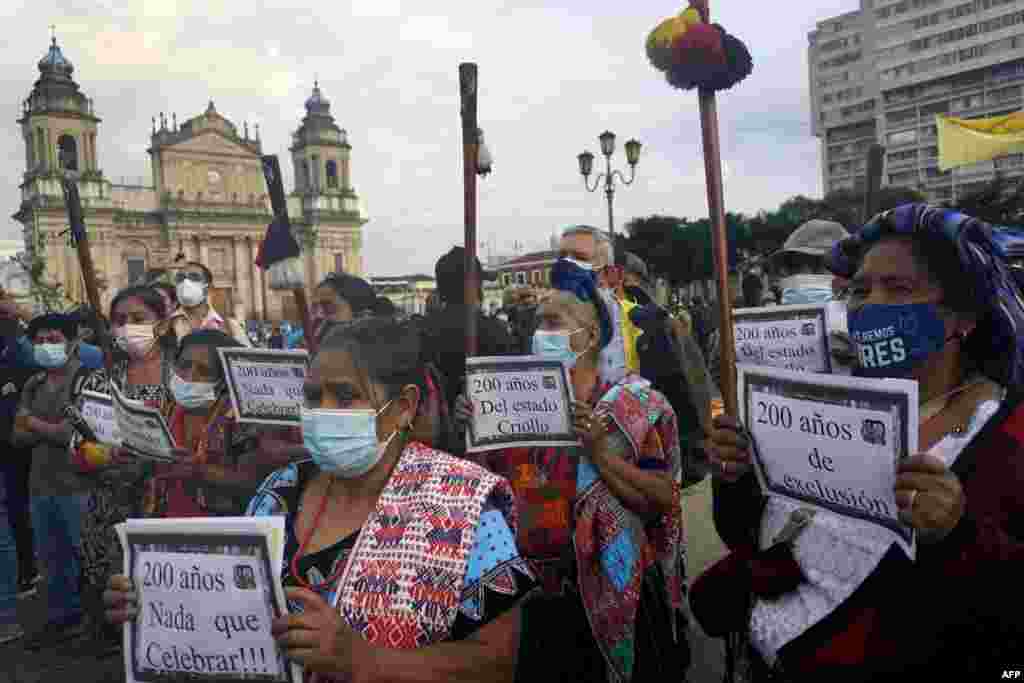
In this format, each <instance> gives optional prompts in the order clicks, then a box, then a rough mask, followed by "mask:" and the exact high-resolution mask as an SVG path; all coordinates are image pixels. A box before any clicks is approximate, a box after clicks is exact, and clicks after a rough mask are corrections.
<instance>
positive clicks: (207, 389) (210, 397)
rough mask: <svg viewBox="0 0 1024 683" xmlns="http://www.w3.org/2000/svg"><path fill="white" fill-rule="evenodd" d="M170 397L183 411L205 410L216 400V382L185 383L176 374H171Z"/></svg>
mask: <svg viewBox="0 0 1024 683" xmlns="http://www.w3.org/2000/svg"><path fill="white" fill-rule="evenodd" d="M171 395H173V396H174V402H175V403H177V404H178V405H179V406H181V407H182V408H184V409H185V410H198V409H200V408H206V407H207V406H209V405H211V404H212V403H213V402H214V401H216V400H217V383H216V382H186V381H185V380H183V379H182V378H181V377H179V376H178V373H176V372H173V373H171Z"/></svg>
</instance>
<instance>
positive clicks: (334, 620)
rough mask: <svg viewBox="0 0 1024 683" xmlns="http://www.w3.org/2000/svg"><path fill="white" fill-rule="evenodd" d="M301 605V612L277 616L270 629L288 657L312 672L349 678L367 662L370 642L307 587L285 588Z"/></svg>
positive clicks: (288, 594) (286, 592)
mask: <svg viewBox="0 0 1024 683" xmlns="http://www.w3.org/2000/svg"><path fill="white" fill-rule="evenodd" d="M285 594H286V595H287V596H288V599H289V600H293V601H295V602H298V603H299V604H301V605H302V614H288V615H285V616H283V617H281V618H279V619H275V620H274V623H273V625H272V627H271V632H272V633H273V635H274V637H275V638H276V639H277V644H278V646H279V647H280V648H281V649H282V650H284V652H285V654H286V655H287V656H288V658H289V659H290V660H292V661H294V662H298V663H300V664H302V665H303V666H305V667H306V668H307V669H309V670H310V671H313V672H316V673H322V674H329V675H333V676H338V677H340V678H347V676H348V675H349V674H350V673H351V672H353V671H358V670H360V669H359V667H360V666H364V665H365V664H363V663H364V662H365V661H366V657H365V653H366V650H367V649H368V648H369V645H368V644H367V643H366V641H365V640H363V639H362V638H361V637H360V636H359V635H358V634H357V633H356V632H355V631H353V630H352V629H351V628H349V626H348V624H346V623H345V622H344V621H343V620H342V618H341V613H340V612H338V610H337V609H335V608H332V607H331V606H330V605H328V604H327V603H326V602H324V600H323V599H322V598H321V597H320V596H319V595H317V594H316V593H314V592H312V591H310V590H306V589H305V588H289V589H287V591H285Z"/></svg>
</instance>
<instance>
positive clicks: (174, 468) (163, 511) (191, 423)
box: [142, 330, 297, 517]
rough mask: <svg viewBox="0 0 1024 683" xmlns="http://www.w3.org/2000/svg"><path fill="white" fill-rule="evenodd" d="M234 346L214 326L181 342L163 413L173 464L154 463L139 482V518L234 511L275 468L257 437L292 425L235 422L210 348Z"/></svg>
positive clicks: (220, 365)
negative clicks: (151, 472)
mask: <svg viewBox="0 0 1024 683" xmlns="http://www.w3.org/2000/svg"><path fill="white" fill-rule="evenodd" d="M240 346H242V344H240V343H239V342H238V341H237V340H236V339H234V338H233V337H230V336H228V335H227V334H225V333H224V332H221V331H219V330H201V331H199V332H193V333H191V334H189V335H188V336H186V337H185V338H184V339H182V340H181V346H180V347H179V348H178V353H177V357H176V358H175V360H174V368H173V371H172V372H171V378H170V380H169V390H170V393H171V395H172V396H173V398H174V402H173V404H172V405H171V406H170V407H169V409H168V410H167V411H166V417H167V423H168V426H169V427H170V429H171V433H172V434H173V435H174V440H175V442H176V443H177V444H178V446H179V448H178V449H177V450H176V452H175V453H174V455H175V457H176V458H177V460H178V462H176V463H174V464H157V465H155V472H154V476H153V477H152V478H150V479H149V480H148V481H147V482H146V495H145V498H144V501H143V509H142V512H143V514H144V515H145V516H146V517H208V516H232V515H239V514H241V513H242V512H243V511H244V509H245V505H246V504H247V502H248V500H249V498H251V497H252V494H253V493H254V492H255V491H256V487H257V486H258V485H259V483H260V482H261V481H262V480H263V478H264V477H266V476H267V474H269V473H270V472H272V471H273V470H274V469H275V468H276V467H278V466H280V463H274V462H272V461H270V462H268V459H267V458H264V457H261V456H260V453H259V450H258V449H259V442H260V437H261V436H265V433H267V432H270V433H280V432H281V430H282V429H284V430H286V431H290V432H295V431H297V430H294V429H289V428H280V427H269V426H268V427H261V426H258V425H242V424H239V423H238V422H237V421H236V420H235V416H234V411H233V410H232V408H231V400H230V397H229V395H228V388H227V383H226V381H225V378H224V365H223V363H222V361H221V357H220V354H218V353H217V349H221V348H237V347H240ZM295 436H297V434H296V435H295Z"/></svg>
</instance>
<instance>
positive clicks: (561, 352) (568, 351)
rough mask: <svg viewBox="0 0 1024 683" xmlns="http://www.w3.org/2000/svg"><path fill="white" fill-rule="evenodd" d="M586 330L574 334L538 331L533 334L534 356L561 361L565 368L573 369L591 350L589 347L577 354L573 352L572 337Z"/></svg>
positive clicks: (574, 331) (579, 330) (576, 331)
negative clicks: (581, 357)
mask: <svg viewBox="0 0 1024 683" xmlns="http://www.w3.org/2000/svg"><path fill="white" fill-rule="evenodd" d="M583 331H584V328H582V327H581V328H579V329H578V330H573V331H572V332H545V331H544V330H537V331H536V332H534V333H533V355H535V356H544V357H545V358H550V359H551V360H560V361H562V362H563V363H565V367H567V368H571V367H574V366H575V365H576V361H577V360H579V358H580V356H582V355H583V354H584V353H586V352H587V351H588V350H589V347H588V348H586V349H584V350H583V351H580V352H579V353H576V352H575V351H573V350H572V343H571V340H572V335H574V334H576V333H578V332H583Z"/></svg>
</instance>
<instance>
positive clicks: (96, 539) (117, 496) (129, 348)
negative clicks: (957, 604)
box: [71, 287, 176, 645]
mask: <svg viewBox="0 0 1024 683" xmlns="http://www.w3.org/2000/svg"><path fill="white" fill-rule="evenodd" d="M166 313H167V311H166V308H165V307H164V301H163V299H162V297H161V296H160V294H159V293H158V292H157V291H156V290H154V289H152V288H150V287H128V288H127V289H123V290H121V291H120V292H118V293H117V295H116V296H114V300H113V301H111V303H110V322H111V333H112V336H113V337H114V340H115V344H116V352H115V360H114V363H113V364H112V365H111V367H110V370H109V371H108V370H106V369H101V370H96V371H93V372H92V373H91V374H90V375H89V376H88V377H86V379H85V381H84V382H83V383H82V386H81V392H85V391H88V392H95V393H97V394H103V395H104V396H108V397H109V396H110V393H111V389H110V384H111V381H113V382H114V383H116V384H117V386H118V388H119V389H120V390H121V392H122V393H123V394H124V395H125V396H126V397H127V398H129V399H131V400H134V401H141V402H143V403H145V404H146V405H148V406H152V407H155V408H163V407H165V406H166V405H168V403H169V402H170V397H169V394H168V391H167V390H166V388H165V387H166V386H167V383H168V379H169V377H170V373H171V366H172V364H173V359H174V348H175V346H176V341H175V340H174V338H173V336H172V337H167V338H162V339H158V338H157V337H156V336H155V334H154V331H153V330H154V326H155V325H156V324H157V323H158V322H159V321H160V320H162V319H163V318H164V317H165V316H166ZM85 401H88V398H87V397H86V396H84V395H83V394H82V393H79V394H78V395H77V396H74V397H72V401H71V405H72V406H74V407H75V408H76V410H78V409H80V408H82V407H83V402H85ZM72 414H73V415H75V413H74V412H72ZM79 420H82V418H81V417H80V416H77V419H76V420H75V422H77V423H78V424H81V422H79ZM82 431H85V432H86V433H88V432H89V430H82ZM90 436H93V434H90ZM71 453H72V458H73V460H74V461H75V462H76V463H77V464H78V466H79V469H80V470H81V471H82V472H83V473H89V474H93V475H94V476H95V477H96V478H97V479H98V481H99V484H100V485H99V486H96V487H93V489H92V491H91V493H90V496H89V507H88V509H87V510H86V512H85V514H84V516H83V517H82V578H83V581H84V583H85V586H84V588H85V590H84V593H85V594H86V595H92V596H93V597H94V598H95V602H97V603H98V598H99V595H100V593H101V592H102V590H103V586H104V585H105V584H106V581H107V577H109V576H110V574H111V573H112V572H113V571H114V570H118V569H120V568H121V564H122V560H121V543H120V542H119V541H118V539H117V534H115V533H114V525H115V524H119V523H121V522H123V521H124V520H125V519H127V518H128V517H136V516H138V515H139V514H140V511H141V504H142V489H143V482H144V481H145V479H146V478H147V477H148V476H149V475H150V474H151V471H150V469H151V468H147V467H146V465H145V463H142V462H140V461H139V460H138V459H136V458H133V457H128V456H125V455H124V454H122V453H121V452H120V449H118V448H116V447H112V445H111V444H109V443H108V444H104V443H99V442H98V441H93V440H91V439H87V438H85V436H83V434H82V432H81V431H79V430H76V431H75V432H74V433H73V434H72V439H71ZM96 636H97V638H99V636H101V634H100V633H97V634H96ZM119 637H120V634H118V633H113V634H108V639H109V640H110V642H111V644H112V645H116V643H117V642H118V641H119Z"/></svg>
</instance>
